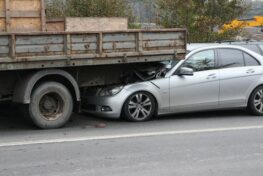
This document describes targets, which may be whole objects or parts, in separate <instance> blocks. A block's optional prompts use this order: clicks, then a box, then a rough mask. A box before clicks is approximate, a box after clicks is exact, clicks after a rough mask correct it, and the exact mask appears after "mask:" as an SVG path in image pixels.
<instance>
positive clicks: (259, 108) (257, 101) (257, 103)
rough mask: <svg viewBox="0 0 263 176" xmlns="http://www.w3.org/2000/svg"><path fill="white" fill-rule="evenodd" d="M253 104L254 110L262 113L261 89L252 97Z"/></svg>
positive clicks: (262, 97) (262, 93) (262, 91)
mask: <svg viewBox="0 0 263 176" xmlns="http://www.w3.org/2000/svg"><path fill="white" fill-rule="evenodd" d="M254 106H255V108H256V110H257V111H258V112H260V113H263V89H260V90H259V91H258V92H257V93H256V95H255V98H254Z"/></svg>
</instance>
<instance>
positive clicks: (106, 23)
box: [65, 17, 128, 31]
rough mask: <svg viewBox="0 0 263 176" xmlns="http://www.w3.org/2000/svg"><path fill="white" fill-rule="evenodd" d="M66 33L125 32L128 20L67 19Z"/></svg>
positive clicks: (99, 18) (114, 18)
mask: <svg viewBox="0 0 263 176" xmlns="http://www.w3.org/2000/svg"><path fill="white" fill-rule="evenodd" d="M65 23H66V24H65V28H66V31H112V30H127V29H128V19H127V18H120V17H109V18H106V17H105V18H103V17H67V18H66V22H65Z"/></svg>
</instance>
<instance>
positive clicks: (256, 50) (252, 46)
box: [240, 45, 261, 54]
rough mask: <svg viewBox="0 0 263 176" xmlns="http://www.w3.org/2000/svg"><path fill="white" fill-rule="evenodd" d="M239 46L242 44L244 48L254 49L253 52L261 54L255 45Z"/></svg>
mask: <svg viewBox="0 0 263 176" xmlns="http://www.w3.org/2000/svg"><path fill="white" fill-rule="evenodd" d="M240 46H242V47H244V48H247V49H249V50H251V51H254V52H256V53H258V54H261V53H260V50H259V48H258V46H257V45H240Z"/></svg>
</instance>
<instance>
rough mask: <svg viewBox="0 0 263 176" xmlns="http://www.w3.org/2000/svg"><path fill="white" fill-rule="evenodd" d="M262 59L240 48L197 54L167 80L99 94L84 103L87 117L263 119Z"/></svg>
mask: <svg viewBox="0 0 263 176" xmlns="http://www.w3.org/2000/svg"><path fill="white" fill-rule="evenodd" d="M262 64H263V57H262V56H261V55H259V54H257V53H255V52H253V51H251V50H248V49H245V48H243V47H240V46H229V45H226V46H223V45H221V46H212V47H205V48H200V49H197V50H194V51H193V52H191V53H189V54H188V55H187V57H186V59H185V60H182V61H180V62H179V63H177V64H174V65H173V66H172V67H171V68H170V69H169V67H168V68H167V69H166V70H167V72H165V74H163V76H160V75H159V76H156V77H153V78H151V79H150V80H146V81H139V82H136V83H133V84H128V85H115V86H109V87H104V88H99V89H97V90H96V91H95V92H94V95H91V96H87V97H86V98H85V99H84V102H85V103H84V104H85V106H84V107H83V108H84V110H85V112H88V113H92V114H95V115H98V116H103V117H108V118H120V117H124V118H126V119H127V120H130V121H146V120H149V119H151V118H152V117H153V116H154V115H165V114H173V113H181V112H193V111H205V110H218V109H229V108H246V107H247V108H248V109H249V110H250V111H251V112H252V113H253V114H255V115H263V66H262Z"/></svg>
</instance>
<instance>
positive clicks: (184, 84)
mask: <svg viewBox="0 0 263 176" xmlns="http://www.w3.org/2000/svg"><path fill="white" fill-rule="evenodd" d="M182 66H183V67H188V68H192V69H193V70H194V75H193V76H180V75H176V74H175V75H173V76H171V77H170V109H171V112H185V111H196V110H205V109H211V108H215V107H218V105H219V103H218V96H219V71H218V70H217V69H216V58H215V50H213V49H209V50H204V51H200V52H198V53H195V54H193V55H192V56H191V57H190V58H189V59H188V60H187V61H186V62H184V64H183V65H182Z"/></svg>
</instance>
